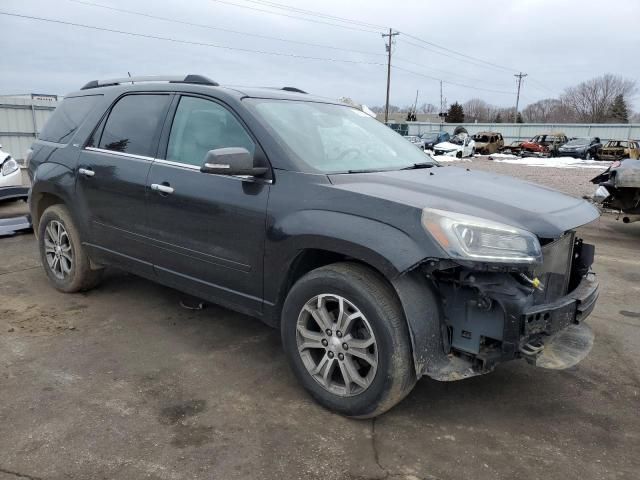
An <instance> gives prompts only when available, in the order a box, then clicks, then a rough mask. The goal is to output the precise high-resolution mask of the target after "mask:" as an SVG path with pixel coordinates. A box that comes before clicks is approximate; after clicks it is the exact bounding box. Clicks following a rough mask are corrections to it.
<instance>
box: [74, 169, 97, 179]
mask: <svg viewBox="0 0 640 480" xmlns="http://www.w3.org/2000/svg"><path fill="white" fill-rule="evenodd" d="M78 173H79V174H80V175H84V176H85V177H93V176H94V175H95V174H96V172H94V171H93V170H91V169H89V168H79V169H78Z"/></svg>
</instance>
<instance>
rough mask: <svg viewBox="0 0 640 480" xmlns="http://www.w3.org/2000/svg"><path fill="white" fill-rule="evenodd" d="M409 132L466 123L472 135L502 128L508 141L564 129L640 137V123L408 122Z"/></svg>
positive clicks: (608, 136)
mask: <svg viewBox="0 0 640 480" xmlns="http://www.w3.org/2000/svg"><path fill="white" fill-rule="evenodd" d="M408 126H409V133H408V134H409V135H421V134H423V133H427V132H437V131H439V130H440V129H441V128H442V130H444V131H446V132H449V133H450V134H453V131H454V130H455V128H456V127H458V126H462V127H464V128H466V129H467V132H469V134H470V135H473V134H475V133H478V132H483V131H489V132H500V133H502V136H503V137H504V139H505V140H506V141H507V142H511V141H514V140H526V139H529V138H533V137H535V136H536V135H538V134H539V133H552V132H562V133H564V134H565V135H567V136H568V137H600V140H601V141H603V142H604V141H606V140H630V139H633V140H638V139H640V124H638V123H635V124H629V123H621V124H617V123H594V124H581V123H444V124H440V123H426V122H408Z"/></svg>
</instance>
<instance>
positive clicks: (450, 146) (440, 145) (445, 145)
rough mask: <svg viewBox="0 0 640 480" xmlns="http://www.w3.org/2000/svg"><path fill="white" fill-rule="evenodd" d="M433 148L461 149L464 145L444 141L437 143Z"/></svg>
mask: <svg viewBox="0 0 640 480" xmlns="http://www.w3.org/2000/svg"><path fill="white" fill-rule="evenodd" d="M433 148H437V149H440V150H461V149H462V145H456V144H455V143H451V142H442V143H437V144H436V145H435V146H434V147H433Z"/></svg>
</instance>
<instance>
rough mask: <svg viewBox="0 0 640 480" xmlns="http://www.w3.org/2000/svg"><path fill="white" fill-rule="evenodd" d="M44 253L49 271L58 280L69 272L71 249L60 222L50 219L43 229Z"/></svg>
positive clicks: (71, 261) (71, 265) (71, 258)
mask: <svg viewBox="0 0 640 480" xmlns="http://www.w3.org/2000/svg"><path fill="white" fill-rule="evenodd" d="M44 255H45V258H46V260H47V264H48V265H49V270H50V271H51V273H52V274H53V275H54V276H55V277H56V278H57V279H59V280H64V279H65V277H68V276H69V275H70V274H71V268H72V267H73V249H72V248H71V241H70V239H69V234H68V233H67V230H66V229H65V228H64V226H63V225H62V223H60V222H59V221H57V220H52V221H51V222H49V223H48V224H47V227H46V228H45V229H44Z"/></svg>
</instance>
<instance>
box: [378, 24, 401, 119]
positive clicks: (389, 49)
mask: <svg viewBox="0 0 640 480" xmlns="http://www.w3.org/2000/svg"><path fill="white" fill-rule="evenodd" d="M399 34H400V32H394V31H393V29H391V28H390V29H389V33H383V34H382V38H386V37H389V43H385V46H386V47H387V102H386V103H385V106H384V123H385V124H386V123H387V122H388V121H389V88H390V86H391V46H392V45H393V37H395V36H396V35H399Z"/></svg>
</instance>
